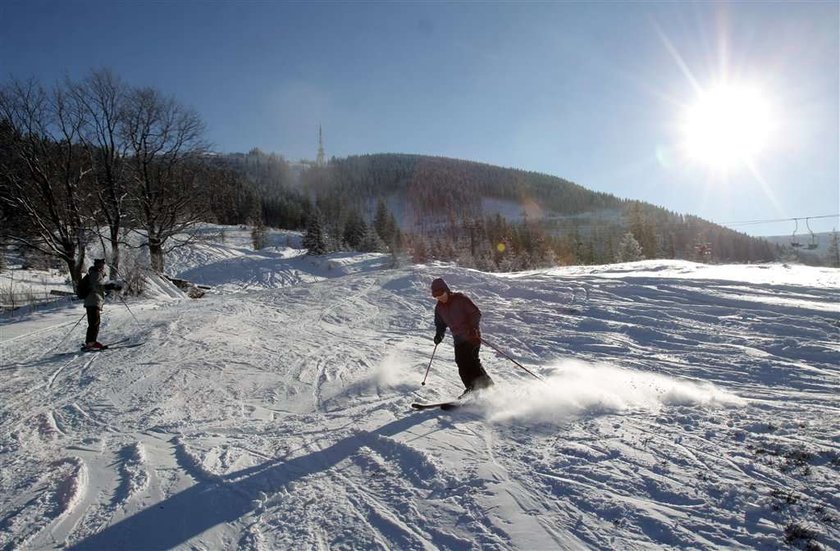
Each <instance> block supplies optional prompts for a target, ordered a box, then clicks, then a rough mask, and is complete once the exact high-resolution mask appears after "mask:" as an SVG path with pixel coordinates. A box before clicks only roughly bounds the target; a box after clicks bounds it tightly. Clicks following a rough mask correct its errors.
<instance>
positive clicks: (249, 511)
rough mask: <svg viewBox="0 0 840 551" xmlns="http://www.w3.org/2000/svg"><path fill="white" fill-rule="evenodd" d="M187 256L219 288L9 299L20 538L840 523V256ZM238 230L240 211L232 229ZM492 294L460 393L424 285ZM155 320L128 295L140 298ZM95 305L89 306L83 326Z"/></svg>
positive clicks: (585, 539)
mask: <svg viewBox="0 0 840 551" xmlns="http://www.w3.org/2000/svg"><path fill="white" fill-rule="evenodd" d="M230 233H231V235H229V236H226V240H233V241H234V242H228V243H226V244H201V245H196V246H194V247H193V248H192V249H191V250H184V251H182V252H181V253H179V254H177V255H173V256H172V257H170V259H169V261H170V264H171V266H172V270H171V271H172V272H173V273H177V274H180V275H182V276H183V277H186V278H188V279H190V280H192V281H195V282H197V283H203V284H208V285H213V286H214V290H213V291H212V292H210V293H209V294H208V295H206V296H205V297H204V298H202V299H199V300H190V299H186V298H177V297H179V295H178V294H177V293H176V292H174V291H173V290H172V289H167V288H166V285H165V284H164V283H158V284H157V286H155V287H153V289H154V290H155V292H153V293H151V294H152V295H153V296H152V297H151V298H146V299H143V300H136V299H135V300H130V301H129V302H128V305H129V307H130V308H131V311H130V312H129V310H128V309H127V308H126V307H125V306H124V305H123V304H122V303H121V302H119V301H116V300H114V301H112V302H111V303H110V304H109V305H107V306H106V310H105V313H104V322H103V328H102V332H101V340H102V341H104V342H108V341H115V340H118V339H121V338H124V337H129V338H130V341H129V343H132V344H133V343H139V342H145V344H144V345H142V346H137V347H126V348H117V349H114V350H109V351H107V352H103V353H98V354H87V355H83V354H80V353H78V352H77V351H76V347H77V345H78V343H79V342H80V341H81V340H82V337H83V327H82V326H79V327H77V328H75V329H74V330H73V332H72V334H71V335H70V337H69V338H67V339H66V340H65V341H64V342H60V341H61V339H62V337H64V336H65V335H66V334H67V332H68V331H70V329H71V327H73V324H74V323H75V322H76V321H77V320H78V318H79V316H80V315H81V314H82V309H81V307H80V306H79V305H78V304H74V305H73V306H66V305H65V306H59V307H54V308H52V309H47V310H42V311H38V312H34V313H29V314H25V315H16V316H11V317H7V318H6V319H5V320H0V364H2V367H0V400H2V405H1V406H0V548H2V549H18V548H20V549H56V548H65V549H73V550H76V549H79V550H81V549H103V550H106V549H107V550H112V549H143V550H154V549H169V548H183V549H233V548H240V549H255V550H273V549H327V548H330V549H371V548H372V549H377V548H378V549H479V548H481V549H523V550H535V549H581V548H591V549H651V548H694V549H698V548H700V549H708V548H727V549H739V548H743V549H752V548H762V549H776V548H783V547H785V546H786V541H787V542H788V543H791V544H793V545H794V546H799V547H803V548H804V547H805V546H806V545H808V544H809V543H810V544H811V545H812V546H822V547H825V548H834V549H837V548H840V524H838V522H840V515H838V510H840V476H838V470H840V425H839V424H838V419H839V418H840V415H838V414H839V413H840V403H838V395H839V393H838V391H840V271H837V270H831V269H821V268H807V267H801V266H784V265H772V266H771V265H767V266H704V265H696V264H691V263H685V262H669V261H648V262H641V263H634V264H624V265H614V266H602V267H572V268H564V269H556V270H552V271H544V272H531V273H525V274H504V275H498V274H497V275H494V274H485V273H481V272H476V271H471V270H465V269H460V268H453V267H446V266H411V267H403V268H397V269H390V268H388V264H389V259H388V258H387V257H381V256H376V255H368V256H353V255H336V256H332V257H327V258H323V259H313V258H310V257H303V256H300V255H299V251H297V250H296V249H295V248H294V246H295V245H296V242H292V241H288V242H286V243H279V242H278V243H276V244H275V245H274V246H273V247H271V248H269V249H266V250H263V251H260V252H259V253H254V252H253V251H249V250H248V247H247V246H245V245H244V244H242V243H239V244H237V243H236V242H235V236H236V235H239V234H237V232H236V231H235V230H231V232H230ZM240 238H242V236H241V235H240ZM436 276H443V277H445V278H446V279H447V281H448V282H449V284H450V286H451V287H453V288H455V289H457V290H463V291H465V292H466V293H468V294H469V295H470V296H471V297H472V298H473V299H474V300H475V302H476V303H477V304H478V305H479V307H480V308H481V309H482V310H483V312H484V319H483V331H484V336H485V338H486V339H487V340H488V341H489V342H491V343H493V344H495V345H497V346H498V347H499V348H500V349H503V350H504V351H505V352H506V353H508V354H509V355H511V356H512V357H513V358H515V359H516V360H517V361H519V362H521V363H523V364H524V365H525V366H526V367H528V368H529V369H531V370H533V371H535V372H536V373H538V374H539V375H540V376H541V377H542V378H543V380H541V381H540V380H536V379H534V378H532V377H531V376H530V375H528V374H527V373H525V372H524V371H522V370H520V369H519V368H517V367H516V366H514V365H513V364H512V363H511V362H509V361H508V360H506V359H505V358H503V357H500V356H498V355H496V354H495V353H493V352H492V351H491V350H489V349H487V348H486V347H485V349H484V350H483V351H482V358H483V361H484V363H485V366H486V368H487V370H488V371H489V372H490V374H491V375H492V376H493V377H494V379H495V380H496V382H497V385H496V387H495V388H494V389H493V390H491V391H489V392H488V393H487V394H485V395H484V396H483V397H481V398H480V399H479V400H478V401H477V402H476V403H474V404H472V405H470V406H467V407H464V408H462V409H459V410H456V411H452V412H442V411H439V410H430V411H423V412H415V411H413V410H411V409H410V408H409V404H410V403H411V402H412V401H415V400H429V401H432V400H439V399H447V398H450V397H453V396H456V395H457V394H459V393H460V383H459V382H458V378H457V374H456V370H455V367H454V362H453V357H452V356H453V354H452V347H451V339H450V338H449V337H447V339H446V340H445V341H444V343H443V344H442V345H441V346H440V347H439V348H438V351H437V355H436V357H435V359H434V362H433V364H432V368H431V372H430V375H429V379H428V382H427V384H426V386H421V385H420V382H421V381H422V379H423V374H424V372H425V370H426V367H427V366H428V362H429V358H430V354H431V352H432V349H433V344H432V342H431V336H432V334H433V327H432V308H433V301H432V300H431V298H430V296H429V292H428V285H429V283H430V281H431V279H432V278H433V277H436ZM135 317H136V319H135ZM82 325H84V323H83V324H82Z"/></svg>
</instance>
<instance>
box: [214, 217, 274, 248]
mask: <svg viewBox="0 0 840 551" xmlns="http://www.w3.org/2000/svg"><path fill="white" fill-rule="evenodd" d="M267 236H268V232H267V231H266V228H265V224H263V223H262V221H260V222H258V223H257V224H255V225H254V227H253V228H251V243H253V245H254V250H255V251H258V250H260V249H264V248H265V246H266V245H267V244H268V240H267ZM222 239H223V240H224V237H222ZM223 242H224V241H223Z"/></svg>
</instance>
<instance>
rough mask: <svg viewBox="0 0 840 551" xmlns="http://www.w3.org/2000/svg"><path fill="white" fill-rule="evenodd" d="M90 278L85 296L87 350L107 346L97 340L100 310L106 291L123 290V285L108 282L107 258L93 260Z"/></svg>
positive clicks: (84, 347)
mask: <svg viewBox="0 0 840 551" xmlns="http://www.w3.org/2000/svg"><path fill="white" fill-rule="evenodd" d="M88 279H89V280H90V286H89V291H88V293H87V295H86V296H85V310H87V320H88V328H87V334H86V335H85V344H84V345H83V346H82V348H83V349H85V350H101V349H103V348H105V346H104V345H103V344H102V343H101V342H99V341H97V340H96V338H97V337H98V336H99V322H100V312H101V311H102V306H103V305H104V304H105V291H110V290H114V289H115V290H117V291H120V290H122V286H121V285H119V284H117V283H113V282H108V281H106V280H107V276H106V275H105V259H104V258H97V259H95V260H94V261H93V266H91V267H90V269H89V270H88Z"/></svg>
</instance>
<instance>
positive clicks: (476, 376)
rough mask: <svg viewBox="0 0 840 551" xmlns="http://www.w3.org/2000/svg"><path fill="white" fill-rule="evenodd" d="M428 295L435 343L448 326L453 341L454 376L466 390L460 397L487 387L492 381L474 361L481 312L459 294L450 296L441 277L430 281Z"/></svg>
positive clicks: (450, 293)
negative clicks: (432, 308)
mask: <svg viewBox="0 0 840 551" xmlns="http://www.w3.org/2000/svg"><path fill="white" fill-rule="evenodd" d="M432 296H433V297H435V299H437V305H435V329H436V330H437V331H436V333H435V338H434V340H435V344H440V342H441V341H442V340H443V336H444V334H446V328H447V327H449V330H450V331H452V338H453V340H454V341H455V363H456V364H457V365H458V375H460V376H461V381H462V382H463V383H464V387H466V390H465V391H464V394H467V393H468V392H471V391H473V390H477V389H480V388H487V387H489V386H491V385H492V384H493V380H492V379H491V378H490V376H489V375H488V374H487V372H486V371H484V367H482V365H481V360H480V359H479V358H478V351H479V349H480V348H481V329H480V328H479V322H480V321H481V310H479V309H478V307H477V306H476V305H475V304H473V301H471V300H470V299H469V298H467V297H466V296H465V295H464V294H463V293H453V292H452V291H451V290H450V289H449V286H448V285H447V284H446V282H445V281H444V280H443V279H441V278H437V279H435V280H434V281H432ZM464 394H462V395H461V396H464Z"/></svg>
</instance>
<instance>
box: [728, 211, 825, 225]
mask: <svg viewBox="0 0 840 551" xmlns="http://www.w3.org/2000/svg"><path fill="white" fill-rule="evenodd" d="M838 217H840V214H826V215H823V216H799V217H796V218H774V219H768V220H741V221H737V222H723V224H722V225H724V226H748V225H750V224H769V223H772V222H794V221H799V220H805V221H806V223H807V221H808V220H819V219H822V218H838Z"/></svg>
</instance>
